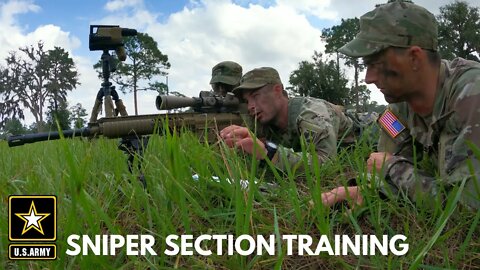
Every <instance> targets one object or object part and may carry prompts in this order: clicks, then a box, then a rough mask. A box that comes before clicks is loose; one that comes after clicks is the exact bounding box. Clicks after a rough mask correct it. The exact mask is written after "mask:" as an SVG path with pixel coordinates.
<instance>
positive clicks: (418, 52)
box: [408, 46, 426, 71]
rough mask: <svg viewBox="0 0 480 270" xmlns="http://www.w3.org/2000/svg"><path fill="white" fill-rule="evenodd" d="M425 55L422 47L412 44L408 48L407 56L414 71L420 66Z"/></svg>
mask: <svg viewBox="0 0 480 270" xmlns="http://www.w3.org/2000/svg"><path fill="white" fill-rule="evenodd" d="M425 56H426V54H425V52H424V51H423V49H422V48H420V47H418V46H412V47H410V48H409V49H408V58H409V60H410V65H411V67H412V69H413V70H414V71H417V70H418V69H419V68H420V67H421V65H422V62H423V60H424V58H425Z"/></svg>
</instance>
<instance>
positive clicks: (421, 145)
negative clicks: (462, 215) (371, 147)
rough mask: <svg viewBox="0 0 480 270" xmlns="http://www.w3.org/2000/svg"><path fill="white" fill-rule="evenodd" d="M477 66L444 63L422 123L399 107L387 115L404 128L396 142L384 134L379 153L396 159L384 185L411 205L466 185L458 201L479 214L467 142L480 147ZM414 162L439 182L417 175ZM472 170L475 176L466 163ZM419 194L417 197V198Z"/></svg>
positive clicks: (477, 174)
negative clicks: (426, 164)
mask: <svg viewBox="0 0 480 270" xmlns="http://www.w3.org/2000/svg"><path fill="white" fill-rule="evenodd" d="M479 108H480V63H477V62H473V61H468V60H465V59H462V58H457V59H455V60H453V61H452V62H448V61H446V60H444V61H442V64H441V68H440V80H439V88H438V89H437V98H436V100H435V106H434V109H433V113H432V114H431V115H430V116H429V117H421V116H420V115H418V114H416V113H415V112H413V111H412V110H411V109H410V108H409V106H408V105H407V104H406V103H404V102H402V103H397V104H390V105H389V109H390V110H391V111H392V112H393V113H394V114H395V115H396V116H397V117H398V119H399V120H400V121H401V122H402V123H404V125H405V126H406V128H407V129H405V130H403V131H402V132H401V133H400V134H399V135H398V136H396V137H395V138H394V139H393V138H392V137H391V136H389V135H388V133H387V132H385V131H384V130H383V131H382V133H381V135H380V142H379V151H383V152H390V153H397V155H395V156H394V157H392V159H390V160H389V161H388V162H387V164H385V174H384V176H385V179H386V180H387V182H388V183H389V184H390V185H391V186H392V187H393V190H394V191H397V189H401V190H404V191H406V192H408V195H409V196H410V197H411V198H413V199H415V198H416V197H417V196H420V194H421V193H427V194H431V195H432V196H434V195H436V194H437V192H438V189H439V186H440V185H442V186H443V187H445V188H446V189H450V188H451V187H452V186H454V185H456V184H459V183H461V182H462V181H463V180H464V179H467V180H466V181H467V182H466V185H465V190H464V192H463V194H462V197H461V201H462V202H463V203H464V204H466V205H469V206H471V207H473V208H477V209H478V208H480V163H479V160H478V159H477V158H476V157H475V155H474V154H473V152H472V150H471V149H470V148H469V147H468V146H467V144H466V142H467V141H470V142H472V143H473V144H475V145H476V146H477V147H480V110H479ZM413 142H415V145H416V149H417V151H416V153H415V155H416V157H417V160H419V159H421V158H422V157H423V156H422V154H423V155H427V156H428V157H429V159H430V160H431V161H432V162H433V165H434V167H435V168H436V170H437V171H438V176H439V178H438V180H437V179H436V178H435V176H434V175H431V174H429V173H427V172H426V171H423V170H419V169H415V166H414V156H415V155H414V153H413V149H414V148H413ZM469 162H471V163H472V165H473V171H474V175H473V177H472V174H471V173H470V171H469V168H468V163H469ZM417 193H419V194H417Z"/></svg>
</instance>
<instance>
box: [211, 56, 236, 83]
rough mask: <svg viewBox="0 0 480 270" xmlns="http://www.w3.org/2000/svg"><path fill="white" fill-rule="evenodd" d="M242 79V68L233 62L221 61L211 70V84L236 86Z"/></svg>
mask: <svg viewBox="0 0 480 270" xmlns="http://www.w3.org/2000/svg"><path fill="white" fill-rule="evenodd" d="M241 77H242V66H240V65H239V64H238V63H236V62H233V61H223V62H220V63H218V64H216V65H215V66H214V67H213V68H212V79H211V80H210V84H212V83H224V84H229V85H238V83H239V82H240V78H241Z"/></svg>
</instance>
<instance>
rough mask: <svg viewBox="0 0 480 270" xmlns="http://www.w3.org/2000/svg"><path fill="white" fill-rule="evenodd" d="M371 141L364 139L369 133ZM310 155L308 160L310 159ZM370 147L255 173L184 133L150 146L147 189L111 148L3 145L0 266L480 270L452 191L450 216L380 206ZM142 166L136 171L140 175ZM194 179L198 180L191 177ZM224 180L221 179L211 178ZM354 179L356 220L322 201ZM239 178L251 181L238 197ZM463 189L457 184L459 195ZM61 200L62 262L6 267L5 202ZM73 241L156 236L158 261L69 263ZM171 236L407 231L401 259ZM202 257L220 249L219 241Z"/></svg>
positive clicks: (401, 204)
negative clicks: (247, 252) (369, 165)
mask: <svg viewBox="0 0 480 270" xmlns="http://www.w3.org/2000/svg"><path fill="white" fill-rule="evenodd" d="M366 136H368V135H366ZM311 150H312V149H310V148H309V147H308V146H304V155H305V156H304V157H306V154H307V153H308V152H309V151H311ZM372 150H373V146H372V145H371V144H370V143H368V140H366V139H365V140H360V141H359V142H358V143H357V145H356V146H355V147H352V148H350V149H343V150H341V149H340V150H339V154H338V156H337V157H336V159H335V160H333V161H332V162H329V163H327V164H324V165H322V166H320V165H319V164H318V162H317V161H315V160H314V162H313V165H312V166H311V167H308V166H307V168H306V171H305V172H304V173H301V174H300V175H299V173H298V171H295V170H291V171H287V172H280V171H277V170H276V169H275V168H273V167H272V166H271V164H268V165H267V168H260V167H259V166H258V163H257V162H256V161H255V160H252V159H250V158H249V157H248V156H242V155H239V154H238V153H237V152H235V151H232V150H231V149H228V148H226V147H223V146H222V145H221V144H220V145H207V144H203V143H200V142H199V141H198V140H197V138H196V137H195V136H194V135H192V134H189V133H185V134H182V136H177V135H171V134H164V136H158V135H154V136H152V137H151V139H150V142H149V146H148V149H147V151H146V153H145V155H144V157H141V158H139V159H138V160H137V161H136V162H141V164H142V173H143V174H144V175H145V178H146V179H147V186H146V188H144V186H143V185H142V184H141V183H140V181H139V180H138V178H137V176H138V175H139V174H140V171H138V170H136V171H135V172H134V173H133V174H131V173H129V172H128V167H127V164H126V160H125V156H124V155H123V153H122V152H121V151H119V150H117V141H115V140H106V139H98V140H80V139H67V140H59V141H52V142H43V143H37V144H33V145H25V146H23V147H18V148H8V146H7V145H6V143H4V142H0V151H1V153H2V155H1V156H0V196H1V198H2V204H1V209H0V215H1V216H0V217H1V218H0V241H1V243H0V251H1V256H0V267H1V268H11V269H17V268H18V269H45V268H48V269H85V268H88V269H89V268H91V267H94V268H96V269H117V268H122V269H175V268H178V269H343V268H344V269H357V268H375V269H404V268H409V267H412V268H426V269H442V268H449V269H451V268H463V269H469V268H471V269H474V268H479V267H480V238H479V236H480V229H479V226H478V223H479V217H480V216H479V214H478V213H477V212H472V211H468V210H465V209H463V208H462V207H458V203H457V201H458V193H455V192H453V193H451V196H450V197H449V199H448V201H447V203H446V204H445V205H446V206H445V207H441V206H438V207H437V209H433V210H432V209H429V210H424V209H423V208H419V207H416V206H415V205H413V204H412V203H408V202H405V201H401V198H399V199H398V200H399V201H395V200H383V199H381V198H380V197H379V195H378V192H377V191H376V190H375V189H374V188H372V187H370V186H369V185H368V180H367V175H366V168H365V164H364V163H365V162H364V161H365V158H366V156H368V153H369V152H370V151H372ZM134 167H135V168H137V166H134ZM194 174H197V175H198V176H199V177H198V180H194V179H193V178H192V175H194ZM215 176H216V177H218V181H214V180H212V178H213V177H215ZM352 177H356V178H357V183H359V184H360V185H361V186H362V191H363V194H364V195H365V205H364V206H363V207H362V208H357V209H356V210H355V211H353V212H349V211H347V210H348V209H347V208H348V207H346V206H344V205H341V206H339V207H336V208H333V209H330V208H326V207H324V206H323V205H322V204H321V200H320V194H321V192H323V191H326V190H329V189H330V188H332V187H334V186H337V185H341V184H346V182H347V180H348V179H350V178H352ZM240 179H243V180H247V181H248V183H249V188H247V189H243V188H242V186H241V184H240V181H239V180H240ZM458 191H461V187H460V188H459V189H458ZM12 194H16V195H20V194H54V195H56V196H57V201H58V220H57V228H58V238H57V239H58V240H57V242H56V243H57V246H58V253H57V254H58V258H57V260H55V261H9V260H8V259H7V258H8V256H7V246H8V244H9V242H8V232H7V228H8V226H7V212H8V211H7V202H8V200H7V198H8V196H9V195H12ZM71 234H80V235H90V236H93V235H97V234H121V235H127V234H151V235H154V236H155V238H156V246H155V247H154V249H155V251H156V252H157V254H158V255H157V256H150V255H148V256H127V255H126V254H125V250H124V249H120V250H119V254H117V255H115V256H93V255H85V256H84V255H79V256H75V257H72V256H68V255H66V253H65V251H66V249H67V248H68V245H67V243H66V239H67V237H68V236H69V235H71ZM170 234H177V235H182V234H193V235H195V236H198V235H201V234H232V235H236V236H239V235H241V234H249V235H253V236H255V235H264V236H266V235H271V234H274V235H277V239H278V238H279V237H280V236H281V235H285V234H308V235H311V236H312V237H314V238H316V239H319V237H320V236H321V235H328V236H329V237H331V238H332V239H333V235H335V234H348V235H353V234H376V235H383V234H386V235H390V236H392V235H395V234H404V235H405V236H406V237H407V243H408V244H409V252H408V253H407V254H406V255H405V256H394V255H388V256H381V255H373V256H354V255H347V256H328V255H323V254H322V255H320V256H287V255H286V245H285V243H282V242H277V243H276V253H275V255H274V256H269V255H251V256H240V255H233V256H227V255H212V256H199V255H194V256H180V255H179V256H167V255H165V254H164V253H163V251H164V250H165V249H166V248H167V246H166V244H165V238H166V237H167V236H168V235H170ZM204 243H205V245H209V246H205V247H204V248H205V249H207V248H209V249H211V250H216V249H215V246H214V244H215V243H213V241H210V242H204Z"/></svg>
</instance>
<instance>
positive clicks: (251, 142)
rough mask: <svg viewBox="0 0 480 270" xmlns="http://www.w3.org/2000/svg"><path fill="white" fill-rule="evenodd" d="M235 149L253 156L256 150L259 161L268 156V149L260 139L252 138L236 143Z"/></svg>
mask: <svg viewBox="0 0 480 270" xmlns="http://www.w3.org/2000/svg"><path fill="white" fill-rule="evenodd" d="M255 144H257V145H255ZM235 147H237V148H238V149H240V150H242V151H243V152H245V153H248V154H250V155H253V154H254V153H253V151H254V150H256V153H255V158H256V159H259V160H262V159H264V158H265V157H266V156H267V149H266V148H265V144H264V143H263V142H262V141H260V140H259V139H256V138H255V139H253V138H252V137H250V136H249V137H247V138H244V139H241V140H238V141H236V142H235Z"/></svg>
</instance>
